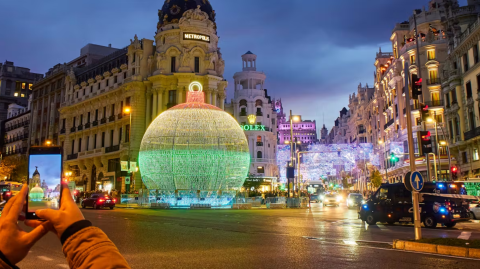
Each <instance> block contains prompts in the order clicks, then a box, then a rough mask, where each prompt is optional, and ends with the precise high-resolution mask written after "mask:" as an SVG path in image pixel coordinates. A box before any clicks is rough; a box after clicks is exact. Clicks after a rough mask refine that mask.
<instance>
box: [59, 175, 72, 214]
mask: <svg viewBox="0 0 480 269" xmlns="http://www.w3.org/2000/svg"><path fill="white" fill-rule="evenodd" d="M72 203H74V202H73V198H72V194H71V193H70V189H69V188H68V184H67V183H66V182H63V181H62V200H61V205H60V206H61V208H62V209H65V208H67V207H68V206H70V205H71V204H72Z"/></svg>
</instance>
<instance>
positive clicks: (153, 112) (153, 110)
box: [151, 90, 158, 119]
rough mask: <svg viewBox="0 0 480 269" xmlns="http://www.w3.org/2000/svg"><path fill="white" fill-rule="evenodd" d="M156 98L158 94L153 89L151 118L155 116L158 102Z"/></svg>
mask: <svg viewBox="0 0 480 269" xmlns="http://www.w3.org/2000/svg"><path fill="white" fill-rule="evenodd" d="M157 100H158V94H157V92H156V91H155V90H154V91H153V107H152V114H151V115H152V119H155V118H156V117H157V110H158V103H157Z"/></svg>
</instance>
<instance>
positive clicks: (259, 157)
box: [257, 151, 263, 159]
mask: <svg viewBox="0 0 480 269" xmlns="http://www.w3.org/2000/svg"><path fill="white" fill-rule="evenodd" d="M257 158H258V159H261V158H263V153H262V152H261V151H258V152H257Z"/></svg>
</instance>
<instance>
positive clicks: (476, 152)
mask: <svg viewBox="0 0 480 269" xmlns="http://www.w3.org/2000/svg"><path fill="white" fill-rule="evenodd" d="M473 160H474V161H478V149H473Z"/></svg>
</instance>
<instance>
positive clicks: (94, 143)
mask: <svg viewBox="0 0 480 269" xmlns="http://www.w3.org/2000/svg"><path fill="white" fill-rule="evenodd" d="M96 148H97V134H95V135H94V136H93V149H96Z"/></svg>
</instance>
